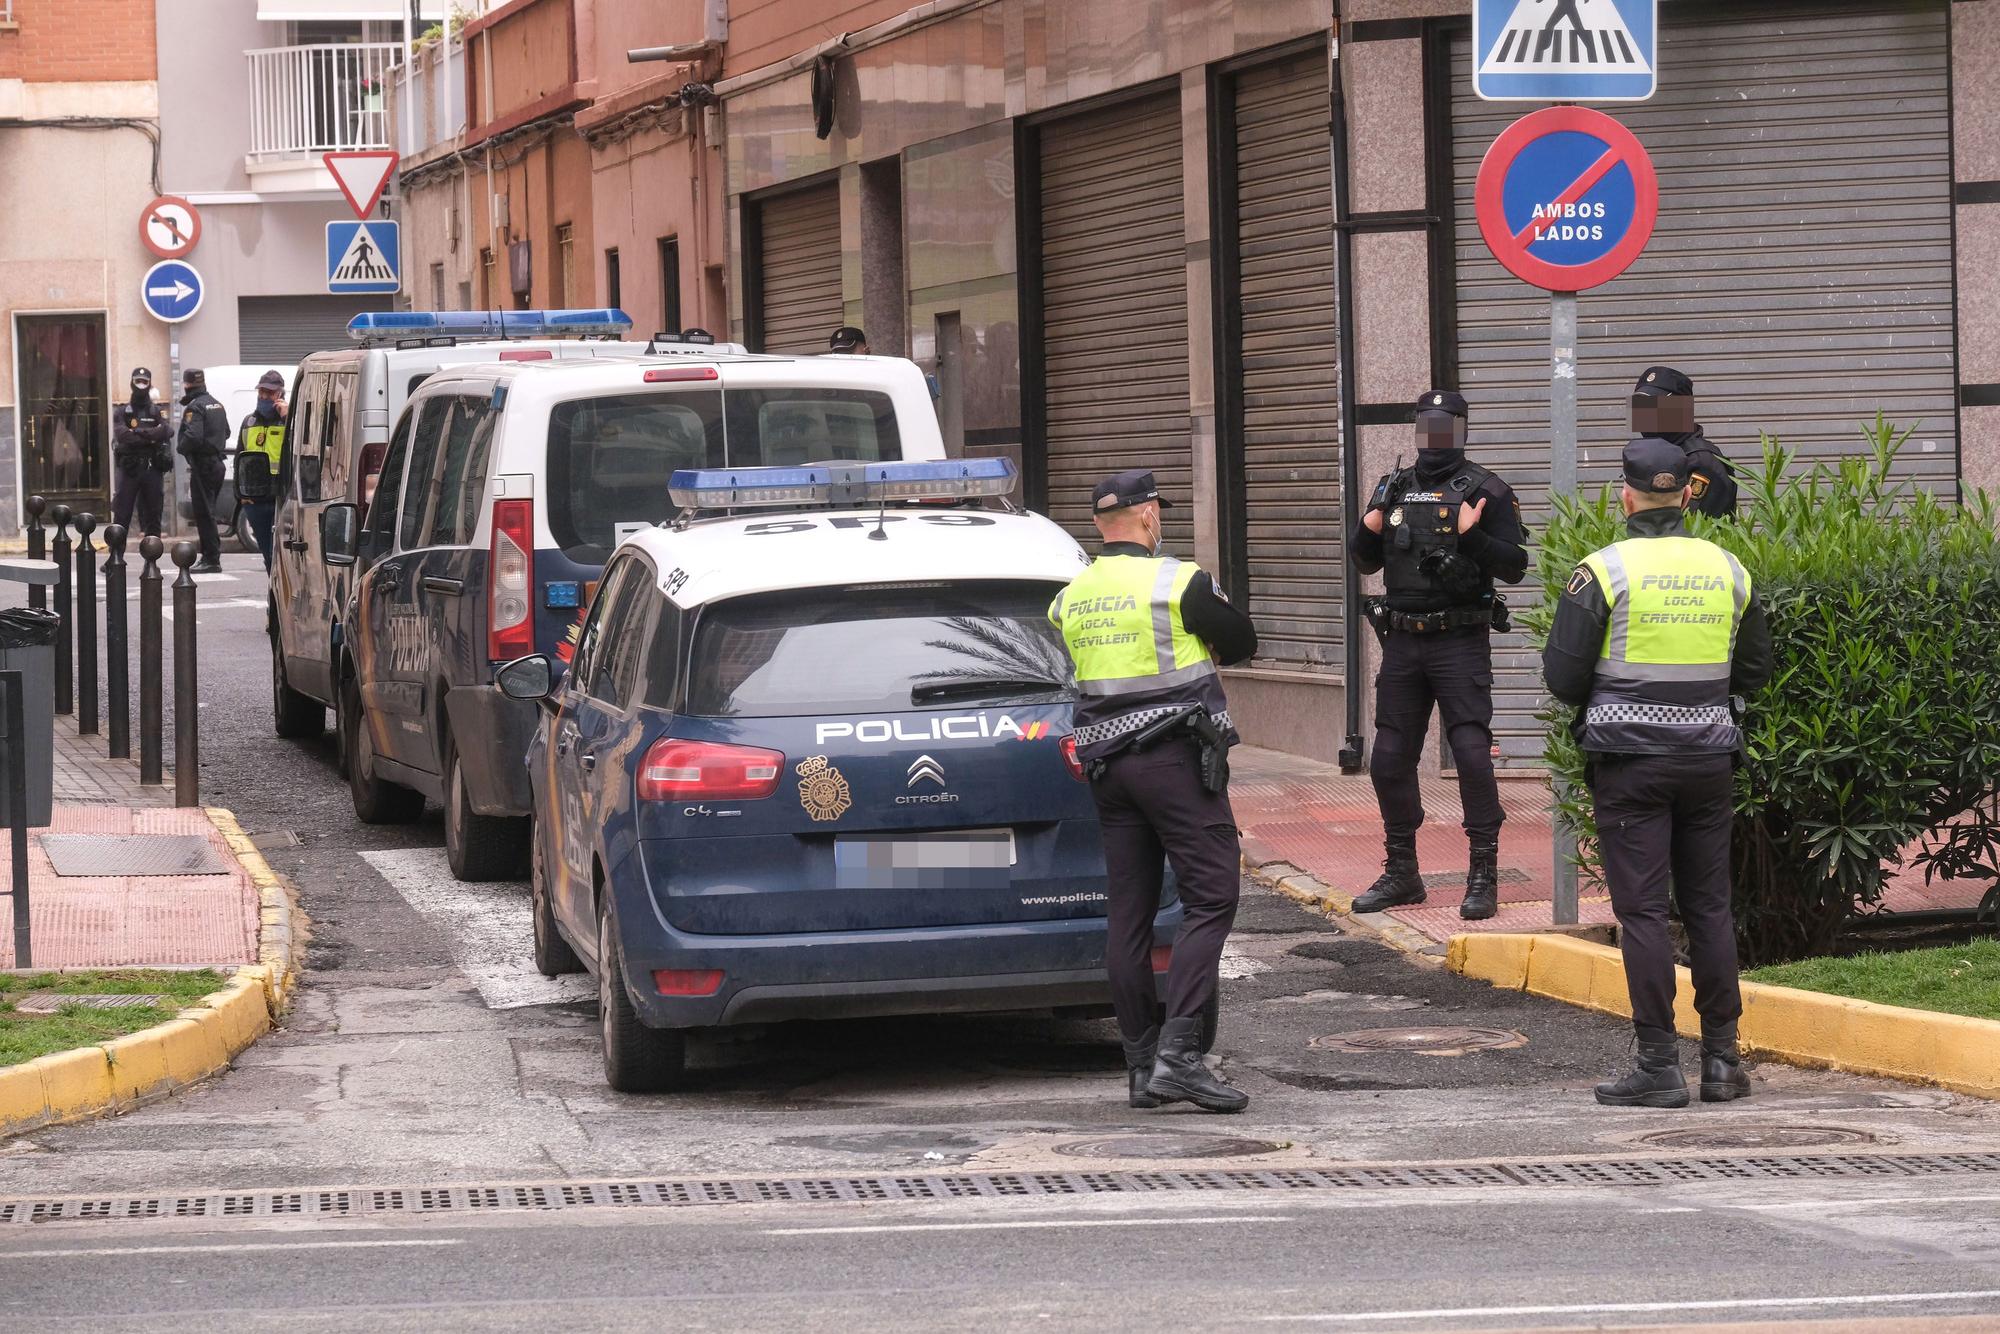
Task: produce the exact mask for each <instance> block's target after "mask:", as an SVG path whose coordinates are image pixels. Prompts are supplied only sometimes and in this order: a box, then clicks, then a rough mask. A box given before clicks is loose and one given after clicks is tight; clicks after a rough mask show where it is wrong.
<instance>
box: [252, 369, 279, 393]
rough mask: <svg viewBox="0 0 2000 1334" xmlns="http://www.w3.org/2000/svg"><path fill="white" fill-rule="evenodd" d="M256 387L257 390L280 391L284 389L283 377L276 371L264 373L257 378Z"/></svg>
mask: <svg viewBox="0 0 2000 1334" xmlns="http://www.w3.org/2000/svg"><path fill="white" fill-rule="evenodd" d="M257 387H258V388H259V389H278V390H282V389H284V387H285V377H284V376H282V375H280V374H278V373H277V372H276V371H265V372H264V373H263V374H262V375H260V376H258V377H257Z"/></svg>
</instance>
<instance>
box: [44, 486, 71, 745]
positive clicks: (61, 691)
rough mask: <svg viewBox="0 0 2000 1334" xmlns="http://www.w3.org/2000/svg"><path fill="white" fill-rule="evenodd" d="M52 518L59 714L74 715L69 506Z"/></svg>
mask: <svg viewBox="0 0 2000 1334" xmlns="http://www.w3.org/2000/svg"><path fill="white" fill-rule="evenodd" d="M49 517H50V518H51V519H54V520H55V523H56V540H55V543H54V545H52V546H51V547H50V548H49V558H50V559H51V560H53V561H55V563H56V712H57V713H68V712H70V707H71V704H70V677H69V667H70V656H69V653H70V633H71V631H72V630H73V629H74V628H75V625H74V622H72V621H71V620H70V607H69V593H70V583H69V581H70V573H71V571H70V565H69V506H67V505H52V506H50V507H49Z"/></svg>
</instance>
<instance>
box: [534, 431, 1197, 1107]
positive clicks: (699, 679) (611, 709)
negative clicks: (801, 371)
mask: <svg viewBox="0 0 2000 1334" xmlns="http://www.w3.org/2000/svg"><path fill="white" fill-rule="evenodd" d="M1012 486H1013V466H1012V464H1011V463H1009V462H1008V461H1006V460H1004V459H980V460H965V461H955V462H939V463H906V464H882V465H863V464H832V465H821V466H808V467H797V468H767V469H749V470H703V469H691V470H687V471H683V472H680V473H678V474H677V475H675V476H674V477H673V479H672V483H671V491H672V495H673V499H674V502H675V504H676V505H677V506H678V507H679V508H680V517H679V519H678V520H677V521H676V522H675V523H674V524H673V525H671V526H670V527H667V528H655V529H646V530H644V531H641V532H639V533H637V534H635V535H633V536H631V537H630V538H628V539H627V540H626V541H625V542H624V543H623V544H622V545H621V546H620V547H619V548H618V550H617V552H616V553H615V554H614V555H613V556H612V559H611V561H610V563H609V564H608V565H607V566H606V568H605V571H604V579H603V583H602V584H601V585H600V587H599V589H598V592H597V596H596V598H595V599H594V600H593V602H592V604H591V607H590V611H589V615H588V619H587V620H586V621H585V623H584V625H583V629H582V633H581V635H580V637H579V639H578V641H577V644H576V650H575V657H574V661H573V663H572V664H571V667H570V670H569V671H568V672H567V673H566V674H564V675H563V676H562V678H561V679H560V680H559V681H558V680H556V672H555V670H554V668H553V665H552V664H551V663H550V661H549V659H548V658H547V656H546V655H531V656H528V657H525V658H523V659H521V660H519V661H516V662H513V663H509V664H507V665H506V666H504V667H503V668H502V669H501V671H500V673H499V682H500V685H501V687H502V689H503V690H505V691H506V692H507V693H509V694H510V695H512V696H514V697H516V698H521V699H537V700H541V701H543V709H542V715H541V720H540V726H539V727H538V729H537V732H536V736H535V739H534V743H533V745H532V747H531V749H530V751H529V761H528V770H529V774H530V778H531V782H532V784H533V787H534V807H535V832H534V839H533V850H532V851H533V904H534V945H535V960H536V963H537V965H538V966H539V967H540V969H541V970H542V971H543V972H544V973H547V974H549V975H551V976H553V975H555V974H558V973H565V972H576V971H580V970H584V969H588V970H589V971H590V972H592V973H594V974H595V975H596V978H597V983H598V991H599V998H600V1007H601V1015H602V1025H603V1041H604V1063H605V1072H606V1076H607V1078H608V1079H609V1081H610V1083H611V1086H612V1087H613V1088H617V1089H621V1090H627V1091H643V1090H658V1089H667V1088H672V1087H674V1086H675V1085H676V1084H677V1083H679V1082H680V1080H681V1078H682V1075H683V1071H684V1069H685V1058H686V1051H687V1046H686V1039H687V1035H688V1033H689V1031H690V1030H694V1029H702V1028H712V1027H717V1026H723V1025H735V1024H750V1023H759V1022H767V1021H774V1020H787V1019H802V1018H828V1017H851V1016H868V1015H893V1014H912V1013H937V1012H946V1011H990V1010H1029V1009H1034V1010H1043V1009H1059V1010H1060V1009H1068V1008H1071V1007H1081V1008H1083V1009H1087V1010H1092V1011H1094V1012H1102V1010H1103V1008H1104V1007H1107V1006H1108V1003H1109V998H1110V989H1109V984H1108V982H1107V980H1106V974H1105V968H1104V941H1105V931H1104V914H1105V911H1106V895H1105V890H1104V857H1103V848H1102V843H1101V840H1100V837H1099V832H1098V824H1097V812H1096V807H1095V805H1094V803H1093V802H1092V799H1091V796H1090V789H1089V786H1088V784H1087V783H1086V782H1085V781H1084V775H1083V770H1082V767H1081V765H1080V764H1079V762H1078V760H1077V756H1076V748H1075V742H1074V740H1073V738H1072V735H1071V711H1072V706H1073V700H1074V694H1073V690H1074V683H1073V678H1072V674H1071V672H1070V667H1069V658H1068V654H1067V652H1066V650H1065V649H1064V646H1063V643H1062V639H1061V637H1060V635H1059V634H1058V632H1057V631H1056V629H1055V627H1054V626H1052V625H1051V624H1050V622H1049V620H1048V615H1047V612H1048V606H1049V603H1050V601H1051V600H1052V599H1053V597H1054V596H1055V594H1056V593H1057V592H1058V591H1059V590H1061V588H1062V587H1063V586H1064V585H1065V584H1066V583H1068V582H1069V580H1070V579H1072V578H1073V577H1075V575H1076V573H1077V571H1079V570H1080V569H1082V568H1083V567H1084V566H1085V565H1086V564H1087V563H1088V559H1087V557H1085V555H1084V553H1083V552H1082V550H1081V549H1080V548H1079V547H1078V546H1077V544H1076V543H1075V541H1073V540H1072V539H1071V538H1070V537H1069V535H1068V534H1067V533H1065V532H1064V531H1063V530H1062V529H1061V528H1059V527H1057V526H1056V525H1055V524H1054V523H1051V522H1050V521H1049V520H1047V519H1045V518H1042V517H1041V516H1039V515H1034V514H1028V513H1023V512H1020V511H1017V510H1015V509H1013V508H1012V507H1011V506H1006V505H1004V504H1003V505H1001V506H1000V507H998V508H992V507H989V502H990V501H992V500H995V499H997V498H998V497H1001V496H1003V495H1005V493H1006V492H1008V491H1010V490H1011V489H1012ZM1172 896H1173V890H1172V887H1171V881H1170V882H1169V888H1168V889H1167V891H1166V893H1165V894H1164V895H1163V899H1162V904H1161V908H1160V911H1159V915H1158V918H1157V920H1156V925H1155V935H1154V941H1155V945H1156V948H1155V949H1154V951H1153V960H1154V967H1155V969H1156V970H1163V969H1164V968H1165V964H1166V953H1167V947H1168V945H1169V942H1170V940H1171V938H1172V934H1173V931H1174V929H1175V928H1176V927H1177V926H1178V924H1179V920H1180V909H1179V905H1178V903H1177V902H1176V901H1175V900H1174V899H1173V897H1172Z"/></svg>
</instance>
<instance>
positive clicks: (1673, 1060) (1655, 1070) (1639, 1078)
mask: <svg viewBox="0 0 2000 1334" xmlns="http://www.w3.org/2000/svg"><path fill="white" fill-rule="evenodd" d="M1597 1100H1598V1101H1599V1102H1601V1103H1603V1104H1604V1105H1605V1106H1606V1107H1685V1106H1687V1105H1688V1086H1687V1080H1686V1079H1685V1078H1683V1077H1682V1075H1681V1049H1680V1044H1678V1043H1677V1042H1675V1041H1674V1040H1673V1038H1672V1037H1671V1036H1669V1037H1668V1038H1667V1040H1666V1041H1664V1042H1648V1041H1646V1040H1645V1039H1644V1038H1641V1039H1640V1040H1639V1065H1638V1068H1637V1069H1635V1070H1633V1071H1632V1073H1630V1074H1628V1075H1626V1076H1625V1077H1624V1078H1623V1079H1616V1080H1606V1081H1605V1082H1604V1083H1602V1084H1599V1085H1598V1086H1597Z"/></svg>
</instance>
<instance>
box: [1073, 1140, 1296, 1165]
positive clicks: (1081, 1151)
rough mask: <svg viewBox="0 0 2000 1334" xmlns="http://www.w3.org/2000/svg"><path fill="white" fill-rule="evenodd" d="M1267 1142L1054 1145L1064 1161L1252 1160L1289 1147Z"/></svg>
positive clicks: (1106, 1142) (1113, 1142) (1145, 1141)
mask: <svg viewBox="0 0 2000 1334" xmlns="http://www.w3.org/2000/svg"><path fill="white" fill-rule="evenodd" d="M1290 1147H1291V1146H1290V1145H1288V1144H1276V1143H1273V1142H1272V1141H1270V1140H1267V1139H1230V1138H1228V1137H1225V1136H1221V1135H1112V1136H1109V1137H1108V1138H1105V1139H1085V1140H1077V1141H1075V1142H1074V1143H1070V1144H1058V1145H1056V1152H1057V1153H1059V1154H1061V1155H1062V1156H1063V1157H1065V1158H1157V1159H1161V1160H1167V1159H1174V1158H1254V1157H1256V1156H1257V1155H1258V1154H1261V1153H1276V1152H1278V1151H1279V1150H1280V1149H1286V1148H1290Z"/></svg>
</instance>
